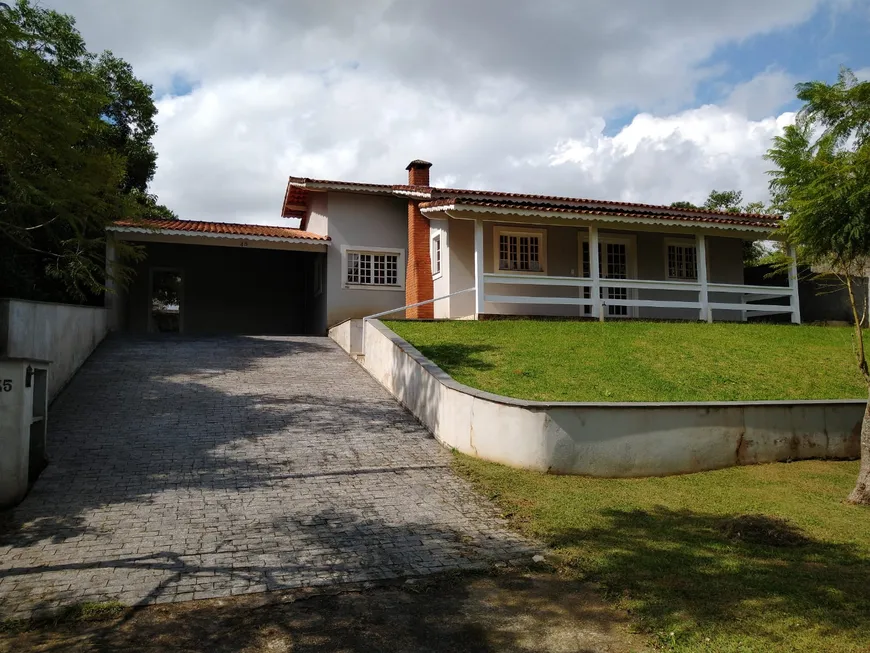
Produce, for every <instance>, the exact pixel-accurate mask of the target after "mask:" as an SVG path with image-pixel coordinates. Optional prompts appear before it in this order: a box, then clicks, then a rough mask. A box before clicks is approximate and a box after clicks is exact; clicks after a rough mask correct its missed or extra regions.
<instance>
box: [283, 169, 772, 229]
mask: <svg viewBox="0 0 870 653" xmlns="http://www.w3.org/2000/svg"><path fill="white" fill-rule="evenodd" d="M287 188H288V191H287V196H286V197H285V202H284V207H285V210H284V213H283V215H285V217H297V216H291V215H289V214H288V213H289V212H288V208H289V206H290V205H289V204H288V198H290V197H291V196H292V197H293V198H294V201H298V200H299V199H301V198H302V197H303V196H304V195H305V194H307V193H308V192H309V190H308V189H309V188H310V189H316V190H345V191H349V192H364V193H375V194H379V195H393V196H398V197H407V196H408V193H413V194H414V195H415V196H417V197H420V196H421V195H422V196H424V197H421V198H420V199H424V200H425V199H428V200H430V201H429V202H424V203H423V204H422V205H421V207H428V208H437V207H440V206H447V205H452V204H464V205H472V206H488V207H492V208H502V209H506V208H517V209H522V210H536V211H551V212H556V213H582V214H586V215H612V216H617V217H625V218H641V217H644V218H653V219H663V220H680V221H683V222H698V223H712V224H728V225H736V226H740V225H745V226H750V227H769V228H770V229H776V228H778V227H779V221H780V220H781V219H782V217H781V216H778V215H766V214H760V213H728V212H726V211H711V210H709V209H700V208H699V209H688V208H686V209H684V208H676V207H671V206H664V205H658V204H640V203H636V202H621V201H615V200H593V199H586V198H581V197H564V196H558V195H535V194H529V193H506V192H501V191H486V190H471V189H460V188H437V187H434V186H409V185H407V184H369V183H358V182H352V181H338V180H332V179H311V178H309V177H290V179H289V182H288V185H287ZM290 189H293V190H292V192H291V190H290ZM297 193H302V195H299V194H297ZM304 226H305V221H304V218H303V227H304Z"/></svg>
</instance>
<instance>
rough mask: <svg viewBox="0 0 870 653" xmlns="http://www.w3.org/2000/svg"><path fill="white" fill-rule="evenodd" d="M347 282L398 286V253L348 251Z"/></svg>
mask: <svg viewBox="0 0 870 653" xmlns="http://www.w3.org/2000/svg"><path fill="white" fill-rule="evenodd" d="M347 282H348V283H349V284H356V285H363V286H398V285H399V255H398V254H375V253H367V252H348V253H347Z"/></svg>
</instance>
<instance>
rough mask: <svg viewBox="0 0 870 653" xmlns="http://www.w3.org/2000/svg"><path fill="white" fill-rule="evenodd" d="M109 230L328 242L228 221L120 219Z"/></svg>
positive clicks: (288, 229)
mask: <svg viewBox="0 0 870 653" xmlns="http://www.w3.org/2000/svg"><path fill="white" fill-rule="evenodd" d="M109 229H110V230H111V231H120V232H133V233H144V234H148V233H159V234H169V235H172V234H176V235H192V236H193V235H196V236H213V237H218V238H220V237H226V236H245V237H247V238H253V239H256V240H275V241H287V242H301V241H304V242H319V243H323V244H328V243H329V240H330V239H329V236H324V235H322V234H316V233H313V232H311V231H303V230H301V229H294V228H292V227H272V226H268V225H258V224H232V223H229V222H204V221H196V220H153V219H149V220H144V219H140V220H120V221H118V222H116V223H115V224H114V225H112V226H111V227H109Z"/></svg>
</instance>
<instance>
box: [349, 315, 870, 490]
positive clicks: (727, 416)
mask: <svg viewBox="0 0 870 653" xmlns="http://www.w3.org/2000/svg"><path fill="white" fill-rule="evenodd" d="M364 338H365V358H364V360H363V365H364V366H365V367H366V369H367V370H368V371H369V373H370V374H371V375H372V376H373V377H374V378H375V379H377V381H378V382H379V383H381V385H383V386H384V387H385V388H386V389H387V390H389V391H390V392H391V393H392V394H393V396H395V397H396V398H397V399H398V400H399V401H400V402H402V404H404V405H405V406H406V407H407V408H408V409H409V410H410V411H411V412H412V413H413V414H414V415H416V416H417V418H418V419H420V421H421V422H423V424H424V425H425V426H426V427H427V428H428V429H429V430H430V431H431V432H432V433H433V434H434V435H435V437H436V438H437V439H438V440H440V441H441V442H442V443H444V444H445V445H447V446H450V447H455V448H456V449H458V450H459V451H461V452H463V453H466V454H469V455H472V456H477V457H479V458H483V459H485V460H491V461H494V462H499V463H503V464H506V465H511V466H513V467H520V468H527V469H535V470H540V471H549V472H553V473H560V474H583V475H588V476H603V477H639V476H666V475H670V474H684V473H689V472H698V471H703V470H710V469H719V468H723V467H730V466H733V465H747V464H753V463H767V462H776V461H784V460H799V459H804V458H856V457H858V455H859V439H860V426H861V419H862V417H863V414H864V408H865V405H866V401H863V400H842V401H767V402H710V403H563V402H559V403H545V402H534V401H522V400H515V399H510V398H508V397H502V396H499V395H493V394H490V393H487V392H481V391H479V390H475V389H473V388H469V387H468V386H464V385H462V384H460V383H457V382H456V381H454V380H453V379H452V378H450V377H449V376H448V375H447V374H445V373H444V371H442V370H441V369H440V368H439V367H438V366H436V365H435V364H434V363H432V362H431V361H429V360H428V359H426V358H425V357H424V356H423V355H422V354H421V353H420V352H419V351H417V350H416V349H415V348H414V347H412V346H411V345H410V344H408V343H407V342H405V341H404V340H402V339H401V338H399V336H397V335H396V334H395V333H393V332H392V331H390V330H389V329H387V328H386V327H385V326H384V325H383V324H382V323H381V322H379V321H377V320H372V321H370V322H369V323H368V324H367V326H366V327H365V333H364Z"/></svg>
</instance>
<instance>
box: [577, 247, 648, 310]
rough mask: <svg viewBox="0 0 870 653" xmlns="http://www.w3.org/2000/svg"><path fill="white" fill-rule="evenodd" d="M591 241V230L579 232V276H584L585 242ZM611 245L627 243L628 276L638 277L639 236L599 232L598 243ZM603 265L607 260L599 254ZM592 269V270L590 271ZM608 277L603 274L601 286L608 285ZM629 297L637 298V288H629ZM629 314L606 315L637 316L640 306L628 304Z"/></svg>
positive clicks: (602, 265)
mask: <svg viewBox="0 0 870 653" xmlns="http://www.w3.org/2000/svg"><path fill="white" fill-rule="evenodd" d="M588 242H589V232H588V231H581V232H580V233H579V242H578V245H577V259H578V261H577V276H578V277H582V276H583V243H588ZM608 244H611V245H625V256H626V259H627V260H626V265H627V267H628V269H627V275H626V276H627V277H628V278H629V279H637V236H635V235H634V234H626V235H624V236H623V235H619V234H609V233H601V232H600V231H599V232H598V245H599V246H600V247H601V248H602V249H605V246H606V245H608ZM599 259H600V261H599V262H600V263H601V267H602V268H604V266H605V265H606V264H607V261H605V260H604V257H601V256H599ZM591 272H592V271H591V270H590V273H591ZM605 279H606V277H604V276H603V275H602V276H601V288H602V291H603V289H604V288H605V287H606V286H607V282H606V281H605ZM628 298H629V299H637V290H635V289H631V288H630V289H628ZM603 299H604V302H605V303H606V302H607V298H603ZM587 308H589V309H590V312H589V314H590V315H591V307H587ZM627 308H628V311H627V313H628V314H627V315H610V311H608V314H607V315H606V319H608V320H614V319H620V318H629V317H637V316H638V307H637V306H628V307H627Z"/></svg>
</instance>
